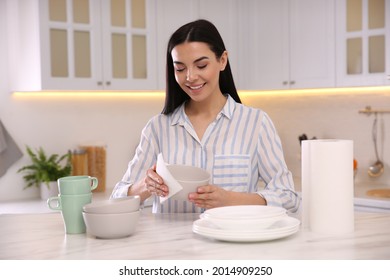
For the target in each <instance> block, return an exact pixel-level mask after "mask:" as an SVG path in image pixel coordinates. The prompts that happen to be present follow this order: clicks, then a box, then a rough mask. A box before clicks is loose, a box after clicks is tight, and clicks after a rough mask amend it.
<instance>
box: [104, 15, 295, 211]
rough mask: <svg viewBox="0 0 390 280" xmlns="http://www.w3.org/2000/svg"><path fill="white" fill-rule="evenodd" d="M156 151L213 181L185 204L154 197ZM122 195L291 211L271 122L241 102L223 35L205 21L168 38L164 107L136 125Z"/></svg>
mask: <svg viewBox="0 0 390 280" xmlns="http://www.w3.org/2000/svg"><path fill="white" fill-rule="evenodd" d="M159 153H162V154H163V157H164V159H165V161H166V162H168V163H169V164H186V165H193V166H197V167H201V168H203V169H206V170H207V171H209V172H210V174H211V177H212V178H211V182H212V183H211V184H210V185H208V186H202V187H199V188H198V190H197V192H196V193H191V194H190V195H189V197H188V201H186V202H184V203H183V202H181V201H180V202H179V201H175V200H173V199H171V198H170V199H168V200H167V201H165V202H164V203H159V198H160V197H164V196H167V195H168V193H169V189H168V187H167V186H166V185H165V184H164V182H163V179H162V178H161V177H160V176H159V175H158V174H157V173H156V165H155V163H156V159H157V155H158V154H159ZM259 182H260V183H261V182H263V183H265V187H264V188H263V189H260V186H259ZM126 195H140V196H141V201H144V200H145V199H147V198H148V197H150V196H152V195H153V196H154V203H153V212H154V213H161V212H201V211H202V209H209V208H213V207H220V206H227V205H243V204H252V205H273V206H280V207H284V208H286V209H287V210H289V211H296V210H297V209H298V206H299V199H298V196H297V194H296V192H295V191H294V184H293V180H292V176H291V172H290V171H289V170H288V169H287V166H286V163H285V160H284V156H283V150H282V145H281V142H280V138H279V136H278V134H277V132H276V130H275V127H274V125H273V123H272V121H271V120H270V118H269V117H268V115H267V114H266V113H265V112H263V111H262V110H259V109H254V108H250V107H247V106H244V105H242V104H241V101H240V98H239V96H238V94H237V91H236V88H235V85H234V81H233V77H232V73H231V70H230V65H229V60H228V53H227V51H226V49H225V46H224V43H223V40H222V38H221V36H220V34H219V32H218V30H217V29H216V28H215V26H214V25H213V24H212V23H210V22H208V21H206V20H197V21H194V22H190V23H188V24H186V25H184V26H182V27H180V28H179V29H178V30H177V31H176V32H175V33H174V34H173V35H172V36H171V38H170V40H169V43H168V49H167V88H166V99H165V106H164V109H163V111H162V113H161V114H160V115H157V116H155V117H154V118H152V119H151V120H150V121H149V122H148V124H147V125H146V126H145V128H144V129H143V131H142V136H141V141H140V144H139V146H138V148H137V150H136V153H135V156H134V158H133V159H132V161H130V163H129V166H128V169H127V171H126V173H125V175H124V176H123V179H122V181H120V182H118V183H117V185H116V186H115V188H114V191H113V193H112V198H117V197H121V196H126Z"/></svg>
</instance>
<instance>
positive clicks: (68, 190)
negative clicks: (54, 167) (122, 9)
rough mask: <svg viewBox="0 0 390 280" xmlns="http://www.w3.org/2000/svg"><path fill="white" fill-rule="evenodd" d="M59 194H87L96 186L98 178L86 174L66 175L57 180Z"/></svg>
mask: <svg viewBox="0 0 390 280" xmlns="http://www.w3.org/2000/svg"><path fill="white" fill-rule="evenodd" d="M57 184H58V191H59V193H60V194H65V195H75V194H88V193H90V192H91V191H93V190H94V189H96V188H97V186H98V179H97V178H96V177H91V176H87V175H80V176H66V177H62V178H59V179H58V180H57Z"/></svg>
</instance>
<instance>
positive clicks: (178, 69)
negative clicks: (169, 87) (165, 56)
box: [175, 68, 184, 72]
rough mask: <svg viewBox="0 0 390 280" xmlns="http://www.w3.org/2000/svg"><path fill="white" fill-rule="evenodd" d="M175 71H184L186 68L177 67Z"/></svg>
mask: <svg viewBox="0 0 390 280" xmlns="http://www.w3.org/2000/svg"><path fill="white" fill-rule="evenodd" d="M175 71H176V72H183V71H184V68H175Z"/></svg>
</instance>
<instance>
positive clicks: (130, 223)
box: [83, 210, 140, 239]
mask: <svg viewBox="0 0 390 280" xmlns="http://www.w3.org/2000/svg"><path fill="white" fill-rule="evenodd" d="M139 215H140V211H139V210H138V211H134V212H127V213H117V214H99V213H87V212H83V218H84V222H85V226H86V228H87V233H89V234H91V235H94V236H96V237H98V238H104V239H114V238H123V237H128V236H130V235H132V234H133V233H134V232H135V230H136V228H137V224H138V220H139Z"/></svg>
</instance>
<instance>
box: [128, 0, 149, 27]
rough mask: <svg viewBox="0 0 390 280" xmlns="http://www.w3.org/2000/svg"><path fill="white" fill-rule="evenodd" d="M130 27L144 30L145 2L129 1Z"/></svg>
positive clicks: (139, 0)
mask: <svg viewBox="0 0 390 280" xmlns="http://www.w3.org/2000/svg"><path fill="white" fill-rule="evenodd" d="M131 26H132V27H134V28H146V7H145V0H132V1H131Z"/></svg>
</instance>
